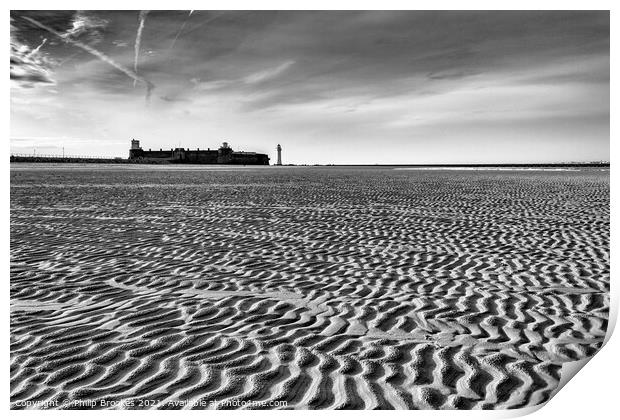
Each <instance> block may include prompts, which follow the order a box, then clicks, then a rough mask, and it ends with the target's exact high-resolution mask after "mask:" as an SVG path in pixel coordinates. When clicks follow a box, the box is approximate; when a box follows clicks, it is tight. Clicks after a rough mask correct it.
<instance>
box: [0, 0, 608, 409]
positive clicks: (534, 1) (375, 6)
mask: <svg viewBox="0 0 620 420" xmlns="http://www.w3.org/2000/svg"><path fill="white" fill-rule="evenodd" d="M616 3H617V2H616ZM10 9H18V10H27V9H33V10H36V9H43V10H44V9H67V10H72V9H91V10H97V9H112V10H114V9H118V10H139V9H151V10H157V9H159V10H168V9H171V10H179V9H180V10H190V9H197V10H199V9H205V10H218V9H219V10H253V9H271V10H329V9H335V10H388V9H396V10H398V9H413V10H541V9H545V10H611V49H612V51H611V74H618V66H617V63H616V58H617V56H618V54H617V52H618V48H617V46H618V39H617V31H616V30H615V28H616V27H617V25H616V24H617V23H618V19H617V18H616V16H615V14H616V13H617V9H618V8H617V7H616V8H614V2H612V1H599V0H590V1H587V2H583V1H582V2H579V1H573V0H571V1H542V0H522V1H518V2H516V1H501V2H498V1H495V2H494V1H468V2H464V1H457V0H451V1H449V0H445V1H406V0H381V1H367V0H363V1H356V2H352V1H349V2H345V1H335V0H331V1H330V0H314V1H294V2H292V1H289V2H286V1H262V2H257V1H249V0H245V1H238V0H229V1H222V0H216V1H209V2H205V1H202V2H200V1H196V0H194V1H184V0H179V1H174V2H163V1H152V0H151V1H119V0H109V1H100V0H97V1H89V2H84V1H75V0H71V1H55V2H50V1H41V0H37V1H30V0H24V1H9V2H8V8H7V9H6V11H5V15H4V22H5V24H7V23H8V22H9V10H10ZM6 28H7V29H6V31H7V32H6V33H7V37H8V32H9V25H8V24H7V26H6ZM5 51H8V48H7V49H6V50H5ZM5 71H6V72H7V73H8V71H9V69H8V66H7V67H6V70H5ZM4 81H5V89H6V90H5V92H7V96H6V97H5V102H4V104H5V105H4V106H5V109H4V112H3V114H2V122H3V127H4V129H5V131H4V132H5V133H6V137H5V141H6V143H5V148H6V149H5V154H4V156H5V157H4V160H3V161H2V164H1V165H2V171H3V173H4V182H3V183H2V196H3V197H7V200H6V203H7V204H6V205H5V207H4V212H5V213H4V214H5V220H10V212H9V200H8V197H9V191H10V189H9V185H10V184H9V180H10V166H9V163H8V155H9V153H10V151H9V141H8V139H9V138H10V132H9V123H10V120H9V118H10V117H9V109H10V105H9V103H10V94H9V92H10V88H9V75H8V74H7V75H6V76H5V78H4ZM615 86H616V84H615V83H614V82H613V80H612V82H611V96H610V97H611V110H612V114H611V131H610V133H611V136H610V137H611V138H614V135H615V134H617V132H618V130H617V118H615V116H617V113H614V111H615V110H616V108H615V106H614V104H615V103H616V101H617V95H616V92H615V89H614V88H615ZM610 147H611V155H610V156H613V157H614V158H615V156H616V152H617V149H618V148H617V146H616V145H615V143H614V142H610ZM610 160H613V159H610ZM611 185H612V186H615V185H617V175H616V171H614V170H612V171H611ZM611 208H612V241H611V249H612V250H614V251H615V250H616V246H615V244H616V241H615V238H617V237H618V235H616V233H617V229H616V223H615V220H616V217H615V216H616V209H617V208H618V199H617V195H616V194H615V193H614V190H613V189H612V191H611ZM9 232H10V230H9V223H5V224H3V225H2V233H3V234H4V235H3V237H4V238H7V239H5V241H4V242H3V243H2V246H3V250H2V251H3V255H4V262H5V263H4V264H5V265H4V270H3V274H4V278H5V281H4V283H3V284H4V287H3V289H2V291H3V293H4V302H5V306H4V308H5V318H4V319H5V324H4V325H5V326H6V329H5V334H3V336H2V340H3V344H4V349H5V352H6V353H5V355H6V356H5V359H4V360H5V363H3V364H2V368H1V369H2V370H1V372H2V373H1V375H2V376H1V377H2V378H3V380H2V381H1V383H2V385H1V391H0V392H2V395H3V396H4V397H5V398H6V400H5V401H6V405H5V410H7V411H9V410H8V407H9V386H8V382H9V381H8V379H9V369H8V367H9V365H8V363H7V362H8V359H9V357H8V353H9V314H10V312H9V252H10V247H9V244H10V242H9V239H8V238H9ZM615 255H616V253H615V252H612V256H615ZM616 260H617V259H615V258H613V257H612V265H611V267H612V278H614V277H615V272H616V271H617V270H616V269H615V267H616ZM613 283H614V285H615V283H616V282H615V281H614V282H613ZM618 302H619V294H618V290H617V288H616V287H612V314H610V327H609V331H608V338H609V332H610V331H611V330H612V328H613V325H615V322H616V318H617V310H618ZM616 335H617V334H616ZM618 340H619V339H618V338H617V337H612V338H611V339H610V340H609V342H608V343H607V344H606V345H605V347H604V348H603V349H602V350H601V351H600V352H599V353H598V354H597V355H596V356H595V357H594V358H593V359H592V360H591V361H590V362H589V363H588V364H587V365H586V367H585V368H584V369H583V371H581V372H579V374H578V375H577V376H576V378H575V379H572V380H571V381H569V383H568V384H567V385H566V386H565V387H564V388H563V389H562V390H561V391H560V392H559V393H558V394H557V395H556V396H555V397H554V398H552V399H551V400H550V401H549V402H548V403H547V404H546V406H544V407H543V408H542V409H539V408H540V407H536V408H533V409H532V408H530V409H524V410H513V411H473V412H471V411H440V412H435V411H400V412H395V413H390V414H389V415H390V416H396V417H400V418H408V419H409V418H411V417H415V418H416V419H418V418H421V419H426V418H433V419H434V418H447V417H450V418H472V419H479V418H510V417H516V416H519V415H522V414H526V412H527V411H532V410H534V411H535V412H534V413H533V414H531V415H530V417H529V418H533V419H536V418H545V419H546V418H562V419H572V418H579V419H588V418H603V419H605V418H611V413H613V412H615V411H616V410H615V403H616V398H618V391H617V389H618V386H619V382H620V377H619V376H618V373H619V370H620V369H619V368H618V366H619V363H618V355H619V354H620V342H619V341H618ZM108 413H109V412H108V411H92V412H89V413H88V416H93V417H95V418H101V416H104V415H108ZM115 413H120V414H118V415H119V416H121V417H125V416H138V417H146V416H149V417H150V416H155V417H159V416H170V415H173V414H172V412H169V411H123V412H120V411H119V412H115ZM174 413H177V412H174ZM192 413H194V414H192ZM192 413H189V414H186V416H191V417H195V416H197V415H198V416H202V415H204V413H202V412H192ZM196 413H200V414H196ZM211 413H212V415H213V416H215V417H222V418H223V416H226V418H240V417H243V418H248V417H249V416H252V417H253V418H259V419H260V418H270V417H271V418H283V417H284V416H289V413H291V412H290V411H279V412H274V411H268V412H262V411H260V412H251V413H250V412H238V411H236V412H229V411H227V412H217V413H213V412H211ZM6 414H9V413H6ZM9 415H11V416H13V417H15V418H31V417H35V416H36V417H38V416H40V415H45V416H46V417H48V418H56V417H58V418H60V417H66V418H76V417H78V416H83V415H84V413H82V412H78V411H66V412H58V411H11V412H10V414H9ZM112 415H115V414H112ZM207 415H211V414H207ZM336 415H337V416H338V417H339V418H340V417H344V418H354V417H355V418H357V417H359V416H361V417H366V418H370V416H375V415H376V414H375V413H374V412H372V411H355V412H352V411H346V412H331V411H321V412H316V411H296V412H295V416H299V417H306V418H309V417H310V416H313V417H314V416H318V417H324V416H326V417H332V416H336ZM379 415H381V414H379ZM175 416H176V415H175Z"/></svg>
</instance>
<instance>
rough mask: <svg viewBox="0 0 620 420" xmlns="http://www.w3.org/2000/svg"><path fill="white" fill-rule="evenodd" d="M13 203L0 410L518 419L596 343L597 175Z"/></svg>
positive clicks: (47, 195)
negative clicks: (396, 413)
mask: <svg viewBox="0 0 620 420" xmlns="http://www.w3.org/2000/svg"><path fill="white" fill-rule="evenodd" d="M10 188H11V197H10V201H11V239H10V240H11V247H10V253H11V259H10V267H11V269H10V283H11V284H10V290H11V291H10V297H11V322H10V328H11V339H10V342H11V360H10V374H11V378H10V379H11V383H10V390H11V394H10V401H11V408H13V409H21V408H60V409H64V408H76V407H80V406H82V407H83V406H84V404H85V403H84V402H85V401H88V402H89V403H88V404H86V405H87V408H93V409H105V408H111V409H114V408H117V409H118V408H130V409H153V408H156V409H162V408H171V409H178V408H186V409H202V408H227V409H229V408H257V407H258V408H266V409H282V408H286V409H342V408H348V409H376V408H378V409H392V408H393V409H504V408H522V407H527V406H534V405H537V404H541V403H543V402H545V401H547V400H548V399H549V398H550V397H551V396H552V394H553V392H554V391H555V389H556V388H557V386H558V384H559V382H560V379H561V370H562V365H563V364H565V363H570V362H574V361H578V360H582V359H584V358H587V357H590V356H592V355H594V354H595V353H596V351H597V350H598V349H599V348H600V347H601V345H602V343H603V339H604V337H605V332H606V330H607V324H608V313H609V273H610V259H609V258H610V257H609V235H610V231H609V225H610V220H609V171H608V170H604V169H603V170H602V169H587V168H579V169H572V170H567V171H562V170H553V171H543V170H539V169H532V170H527V171H524V170H519V171H516V170H515V171H512V170H509V169H503V170H501V171H494V170H484V171H480V170H441V169H439V170H424V169H419V170H396V168H390V167H261V168H249V167H225V166H212V167H210V166H201V167H198V166H190V165H187V166H174V165H170V166H165V165H164V166H161V167H160V166H140V165H135V166H133V165H132V167H124V166H123V167H120V166H114V165H63V164H47V165H45V164H14V165H12V166H11V186H10ZM232 401H235V403H234V404H233V403H231V402H232ZM121 402H122V403H121ZM206 402H215V403H213V404H207V403H206ZM252 404H253V405H254V406H252Z"/></svg>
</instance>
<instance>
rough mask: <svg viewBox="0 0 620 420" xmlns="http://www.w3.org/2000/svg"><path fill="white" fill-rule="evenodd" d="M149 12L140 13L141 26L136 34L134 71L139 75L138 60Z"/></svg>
mask: <svg viewBox="0 0 620 420" xmlns="http://www.w3.org/2000/svg"><path fill="white" fill-rule="evenodd" d="M148 13H149V11H148V10H141V11H140V24H139V25H138V33H137V34H136V44H135V45H134V51H135V56H134V59H133V71H134V73H136V74H138V58H139V57H140V42H141V41H142V30H143V29H144V21H145V20H146V15H148ZM133 87H136V80H135V79H134V81H133Z"/></svg>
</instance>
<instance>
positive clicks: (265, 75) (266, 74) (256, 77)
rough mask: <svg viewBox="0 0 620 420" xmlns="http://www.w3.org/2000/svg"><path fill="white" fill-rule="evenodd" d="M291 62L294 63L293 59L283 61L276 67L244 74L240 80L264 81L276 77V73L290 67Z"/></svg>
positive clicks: (249, 81)
mask: <svg viewBox="0 0 620 420" xmlns="http://www.w3.org/2000/svg"><path fill="white" fill-rule="evenodd" d="M293 64H295V61H294V60H289V61H285V62H284V63H282V64H280V65H278V66H276V67H273V68H270V69H266V70H261V71H258V72H256V73H252V74H250V75H249V76H246V77H244V78H243V79H241V80H242V81H243V82H244V83H248V84H256V83H262V82H266V81H267V80H272V79H275V78H276V77H278V75H280V74H282V73H284V72H285V71H286V70H288V68H289V67H291V66H292V65H293Z"/></svg>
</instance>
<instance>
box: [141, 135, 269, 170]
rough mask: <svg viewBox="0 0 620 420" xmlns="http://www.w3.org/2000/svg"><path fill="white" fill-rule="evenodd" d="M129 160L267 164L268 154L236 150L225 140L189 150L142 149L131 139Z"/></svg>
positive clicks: (179, 148) (178, 148)
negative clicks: (203, 148) (202, 148)
mask: <svg viewBox="0 0 620 420" xmlns="http://www.w3.org/2000/svg"><path fill="white" fill-rule="evenodd" d="M129 160H130V161H134V162H137V163H141V162H144V163H147V162H149V163H155V162H161V163H192V164H203V165H209V164H211V165H218V164H219V165H226V164H230V165H269V156H268V155H266V154H263V153H255V152H236V151H233V149H232V147H230V145H229V144H228V143H227V142H224V143H222V146H220V148H219V149H214V150H211V149H207V150H200V149H196V150H190V149H185V148H181V147H177V148H174V149H170V150H163V149H159V150H151V149H149V150H143V149H142V147H140V141H139V140H135V139H132V140H131V149H130V150H129Z"/></svg>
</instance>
